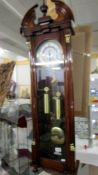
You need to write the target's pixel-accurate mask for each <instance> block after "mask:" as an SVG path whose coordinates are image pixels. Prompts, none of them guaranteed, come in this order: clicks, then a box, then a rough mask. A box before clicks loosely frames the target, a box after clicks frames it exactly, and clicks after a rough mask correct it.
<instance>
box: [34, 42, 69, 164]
mask: <svg viewBox="0 0 98 175" xmlns="http://www.w3.org/2000/svg"><path fill="white" fill-rule="evenodd" d="M35 65H36V73H37V101H38V117H39V118H38V121H39V133H40V156H41V157H44V158H48V159H53V160H61V161H65V157H66V153H65V144H66V139H65V138H66V137H65V129H66V128H65V114H64V55H63V50H62V48H61V46H60V44H59V43H58V42H57V41H51V40H50V41H46V42H43V44H41V45H40V46H39V47H38V49H37V52H36V62H35Z"/></svg>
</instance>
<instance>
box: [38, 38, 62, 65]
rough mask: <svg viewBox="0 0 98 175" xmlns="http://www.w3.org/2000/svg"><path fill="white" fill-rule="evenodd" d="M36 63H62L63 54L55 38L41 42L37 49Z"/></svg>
mask: <svg viewBox="0 0 98 175" xmlns="http://www.w3.org/2000/svg"><path fill="white" fill-rule="evenodd" d="M36 58H37V63H39V64H40V63H42V64H44V65H45V64H46V65H47V66H48V65H52V64H62V63H63V62H64V54H63V50H62V47H61V45H60V43H59V42H57V41H56V40H48V41H45V42H43V43H42V44H41V45H40V46H39V48H38V50H37V55H36Z"/></svg>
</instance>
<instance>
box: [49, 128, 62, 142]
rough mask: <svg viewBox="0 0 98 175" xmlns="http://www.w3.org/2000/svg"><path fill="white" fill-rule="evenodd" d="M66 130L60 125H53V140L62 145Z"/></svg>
mask: <svg viewBox="0 0 98 175" xmlns="http://www.w3.org/2000/svg"><path fill="white" fill-rule="evenodd" d="M64 140H65V138H64V131H63V129H61V128H59V127H53V128H52V129H51V141H52V143H54V144H57V145H62V144H64Z"/></svg>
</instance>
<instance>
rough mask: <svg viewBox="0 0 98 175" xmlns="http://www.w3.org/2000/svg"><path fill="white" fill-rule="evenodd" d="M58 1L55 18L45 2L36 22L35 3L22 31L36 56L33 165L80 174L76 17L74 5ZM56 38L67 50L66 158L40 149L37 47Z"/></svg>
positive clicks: (33, 69) (32, 64) (27, 14)
mask: <svg viewBox="0 0 98 175" xmlns="http://www.w3.org/2000/svg"><path fill="white" fill-rule="evenodd" d="M52 2H54V3H55V7H56V13H57V18H56V19H55V20H53V19H52V18H51V17H50V16H47V9H48V7H47V5H46V4H45V3H43V5H42V6H41V8H40V9H41V11H42V13H43V16H42V17H41V18H39V19H38V21H37V23H36V20H37V18H36V13H35V10H36V8H37V7H38V5H35V6H33V7H32V8H31V9H30V10H29V11H28V12H27V13H26V14H25V16H24V18H23V20H22V23H21V34H22V35H23V36H24V37H25V38H26V42H27V44H28V47H29V50H30V53H31V56H32V58H31V59H30V66H31V100H32V121H33V143H32V165H33V166H42V167H44V168H49V169H53V170H57V171H60V172H64V171H65V172H68V173H69V174H73V175H75V174H76V170H77V163H76V161H75V133H74V95H73V76H72V64H73V61H72V55H71V35H73V34H74V30H73V28H72V21H73V20H74V17H73V14H72V11H71V9H70V8H69V7H68V6H67V5H66V4H65V3H63V2H62V1H60V0H52ZM48 40H56V41H57V42H59V43H60V44H61V46H62V50H63V53H64V68H63V70H64V71H63V73H64V106H63V110H64V122H65V123H64V127H65V128H66V133H65V137H66V138H65V139H66V144H65V147H64V149H65V152H66V158H65V160H66V161H61V160H56V159H51V158H46V157H43V156H42V155H41V153H40V127H39V125H40V122H39V115H40V114H39V110H38V92H37V88H38V84H37V71H36V65H35V63H36V50H37V48H38V47H39V46H40V45H41V44H42V43H43V42H44V41H48Z"/></svg>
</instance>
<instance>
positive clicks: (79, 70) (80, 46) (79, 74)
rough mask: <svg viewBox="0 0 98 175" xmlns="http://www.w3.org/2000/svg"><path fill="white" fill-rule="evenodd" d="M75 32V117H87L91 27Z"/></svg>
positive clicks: (80, 28) (73, 40) (78, 28)
mask: <svg viewBox="0 0 98 175" xmlns="http://www.w3.org/2000/svg"><path fill="white" fill-rule="evenodd" d="M75 31H76V35H75V36H73V39H72V48H73V69H74V71H73V80H74V95H75V96H74V99H75V101H74V103H75V115H77V116H83V117H85V116H88V102H89V79H90V78H89V76H90V54H91V40H92V36H91V26H82V27H81V26H79V27H77V28H76V29H75ZM88 54H89V55H88Z"/></svg>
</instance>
